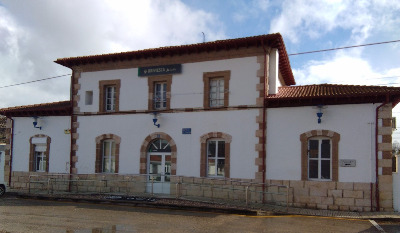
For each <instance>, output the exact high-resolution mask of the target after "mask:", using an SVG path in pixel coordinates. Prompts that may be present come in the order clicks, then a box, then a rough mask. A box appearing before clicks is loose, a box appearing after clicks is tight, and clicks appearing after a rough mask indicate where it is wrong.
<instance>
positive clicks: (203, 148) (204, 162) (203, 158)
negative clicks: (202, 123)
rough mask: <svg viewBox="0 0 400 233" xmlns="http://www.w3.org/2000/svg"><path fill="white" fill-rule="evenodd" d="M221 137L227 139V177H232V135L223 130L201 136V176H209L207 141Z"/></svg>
mask: <svg viewBox="0 0 400 233" xmlns="http://www.w3.org/2000/svg"><path fill="white" fill-rule="evenodd" d="M213 138H215V139H217V138H221V139H224V140H225V178H230V154H231V142H232V136H231V135H229V134H226V133H221V132H211V133H207V134H203V135H202V136H201V137H200V148H201V149H200V177H207V141H208V140H209V139H213Z"/></svg>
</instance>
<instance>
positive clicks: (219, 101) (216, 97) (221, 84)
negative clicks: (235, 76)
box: [203, 70, 231, 108]
mask: <svg viewBox="0 0 400 233" xmlns="http://www.w3.org/2000/svg"><path fill="white" fill-rule="evenodd" d="M230 76H231V72H230V71H229V70H228V71H217V72H206V73H204V74H203V83H204V108H219V107H228V106H229V80H230Z"/></svg>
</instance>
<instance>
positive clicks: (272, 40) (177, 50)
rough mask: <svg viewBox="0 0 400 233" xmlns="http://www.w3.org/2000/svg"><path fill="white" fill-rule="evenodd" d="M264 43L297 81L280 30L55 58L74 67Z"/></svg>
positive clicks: (292, 81)
mask: <svg viewBox="0 0 400 233" xmlns="http://www.w3.org/2000/svg"><path fill="white" fill-rule="evenodd" d="M263 45H265V46H270V47H272V48H277V49H278V51H279V69H280V71H281V73H282V76H283V79H284V80H285V83H286V85H294V84H296V81H295V79H294V76H293V73H292V69H291V67H290V61H289V57H288V55H287V52H286V48H285V43H284V41H283V38H282V36H281V34H279V33H274V34H268V35H260V36H252V37H244V38H237V39H228V40H217V41H212V42H205V43H198V44H189V45H179V46H168V47H161V48H153V49H144V50H138V51H130V52H122V53H110V54H101V55H92V56H81V57H71V58H60V59H57V60H56V61H55V62H56V63H58V64H60V65H63V66H66V67H69V68H72V67H74V66H80V65H85V64H93V63H103V62H114V61H124V60H134V59H145V58H149V57H151V58H154V57H163V56H166V55H169V56H173V55H182V54H192V53H201V52H210V51H218V50H229V49H238V48H241V47H251V46H256V47H261V46H263Z"/></svg>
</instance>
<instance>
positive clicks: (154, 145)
mask: <svg viewBox="0 0 400 233" xmlns="http://www.w3.org/2000/svg"><path fill="white" fill-rule="evenodd" d="M148 152H171V146H170V145H169V142H168V141H167V140H164V139H156V140H154V141H152V142H151V143H150V145H149V149H148Z"/></svg>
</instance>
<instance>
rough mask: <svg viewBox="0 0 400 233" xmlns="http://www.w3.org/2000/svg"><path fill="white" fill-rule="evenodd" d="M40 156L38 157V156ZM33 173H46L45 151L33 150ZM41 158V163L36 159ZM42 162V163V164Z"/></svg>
mask: <svg viewBox="0 0 400 233" xmlns="http://www.w3.org/2000/svg"><path fill="white" fill-rule="evenodd" d="M38 154H40V156H38ZM34 156H35V157H34V163H35V165H34V171H35V172H46V171H47V158H46V152H45V151H36V150H35V155H34ZM39 158H42V159H41V161H40V162H39V161H38V159H39ZM43 161H44V162H43ZM43 163H44V164H43ZM40 165H42V166H44V169H43V168H42V169H40Z"/></svg>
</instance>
